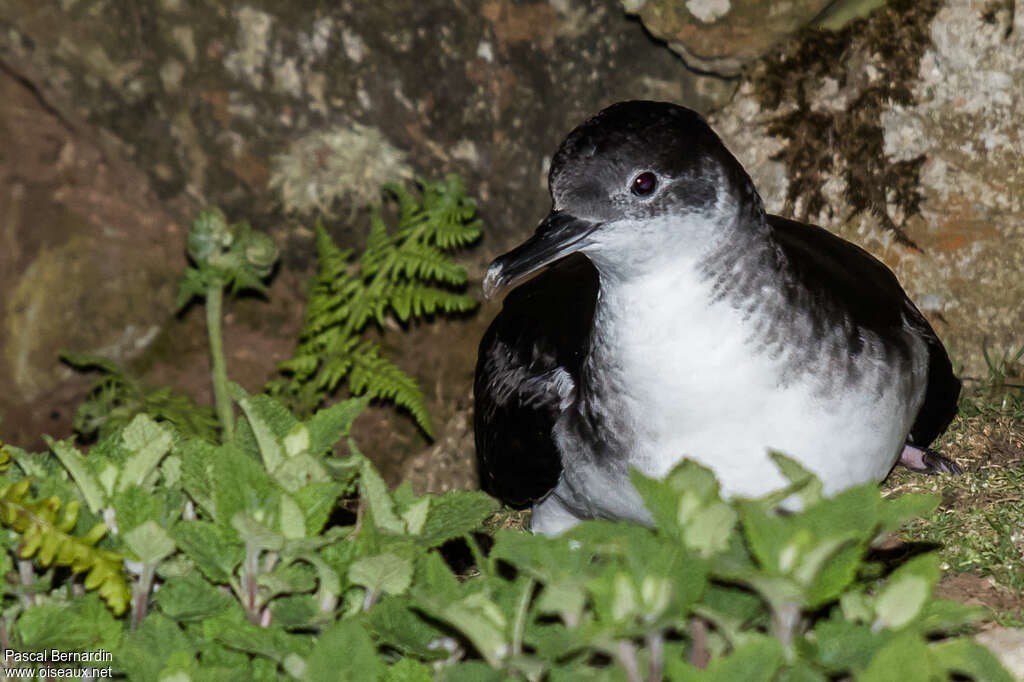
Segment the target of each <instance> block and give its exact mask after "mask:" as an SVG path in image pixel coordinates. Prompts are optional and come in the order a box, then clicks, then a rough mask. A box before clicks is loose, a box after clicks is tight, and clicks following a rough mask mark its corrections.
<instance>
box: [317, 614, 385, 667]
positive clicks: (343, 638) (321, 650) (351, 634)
mask: <svg viewBox="0 0 1024 682" xmlns="http://www.w3.org/2000/svg"><path fill="white" fill-rule="evenodd" d="M384 667H385V666H384V663H383V662H382V661H381V659H380V658H378V656H377V650H376V648H375V647H374V645H373V642H372V641H371V640H370V636H369V635H368V634H367V633H366V630H365V629H363V627H362V626H361V625H360V624H359V622H358V621H355V620H351V619H350V620H343V621H340V622H338V623H335V624H333V625H331V626H329V627H327V628H326V629H325V630H324V631H323V633H321V635H320V637H319V638H317V642H316V644H315V645H314V647H313V650H312V651H311V652H310V653H309V655H308V656H307V657H306V679H307V680H309V682H337V680H353V681H354V680H377V679H380V676H381V675H382V674H383V673H384Z"/></svg>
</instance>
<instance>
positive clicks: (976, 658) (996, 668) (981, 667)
mask: <svg viewBox="0 0 1024 682" xmlns="http://www.w3.org/2000/svg"><path fill="white" fill-rule="evenodd" d="M931 656H932V660H934V661H935V664H936V665H937V666H938V667H940V668H942V669H944V670H945V671H946V673H947V674H949V673H957V674H959V675H969V676H970V677H972V678H973V679H976V680H984V681H985V682H1013V676H1012V675H1011V674H1010V673H1009V672H1007V670H1006V668H1004V667H1003V665H1002V663H1000V662H999V659H998V658H996V657H995V655H993V653H992V652H991V651H989V650H988V649H986V648H985V647H983V646H982V645H980V644H978V643H977V642H975V641H973V640H970V639H954V640H948V641H945V642H938V643H936V644H934V645H932V646H931Z"/></svg>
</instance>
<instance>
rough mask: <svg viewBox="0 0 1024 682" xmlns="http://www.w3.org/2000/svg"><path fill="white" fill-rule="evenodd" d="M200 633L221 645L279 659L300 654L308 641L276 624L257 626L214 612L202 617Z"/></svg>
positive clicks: (271, 658)
mask: <svg viewBox="0 0 1024 682" xmlns="http://www.w3.org/2000/svg"><path fill="white" fill-rule="evenodd" d="M202 629H203V635H204V636H205V637H206V638H208V639H212V640H214V641H216V642H219V643H221V644H223V645H224V646H226V647H228V648H230V649H235V650H236V651H244V652H246V653H250V654H255V655H257V656H264V657H266V658H269V659H270V660H272V661H275V662H277V663H283V662H284V660H285V658H286V657H287V656H288V655H289V654H297V655H299V656H303V655H304V654H305V653H306V651H307V649H308V647H309V642H308V640H307V639H306V638H305V637H301V636H299V635H292V634H289V633H286V632H285V631H284V630H280V629H277V628H261V627H259V626H257V625H252V624H250V623H242V622H237V621H235V620H229V619H228V618H226V617H224V616H217V617H214V618H209V619H207V620H205V621H203V624H202Z"/></svg>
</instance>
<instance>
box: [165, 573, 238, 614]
mask: <svg viewBox="0 0 1024 682" xmlns="http://www.w3.org/2000/svg"><path fill="white" fill-rule="evenodd" d="M153 602H154V603H155V604H156V605H157V606H158V607H159V608H160V611H162V612H163V613H164V614H165V615H166V616H167V617H168V618H172V619H174V620H176V621H183V622H189V621H191V622H200V621H203V620H206V619H207V618H212V617H214V616H217V615H219V614H222V613H225V612H226V611H228V610H229V609H231V608H232V607H237V604H238V602H236V601H235V600H234V599H233V598H232V597H231V595H228V594H225V593H224V592H222V591H221V590H218V589H217V588H216V587H214V586H213V585H212V584H210V583H209V582H207V581H205V580H203V579H202V578H200V577H199V576H196V575H190V576H182V577H177V578H169V579H168V580H166V581H164V583H163V585H161V586H160V589H159V590H158V591H156V592H155V593H154V594H153Z"/></svg>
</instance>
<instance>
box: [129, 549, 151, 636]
mask: <svg viewBox="0 0 1024 682" xmlns="http://www.w3.org/2000/svg"><path fill="white" fill-rule="evenodd" d="M155 574H156V564H143V565H142V572H141V573H140V574H139V580H138V582H136V583H135V585H134V586H133V587H132V624H131V628H132V630H133V631H134V630H135V629H136V628H138V627H139V623H141V622H142V619H143V618H145V617H146V610H147V608H148V607H149V591H150V589H151V588H152V587H153V576H154V575H155Z"/></svg>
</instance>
